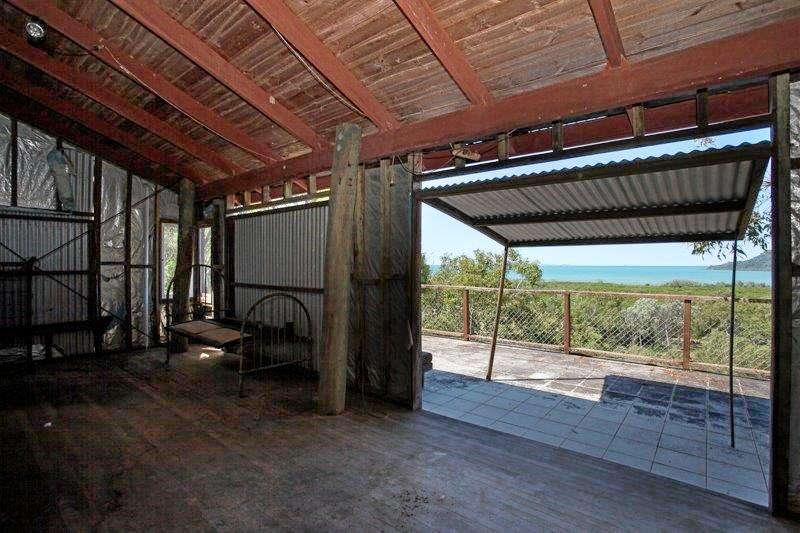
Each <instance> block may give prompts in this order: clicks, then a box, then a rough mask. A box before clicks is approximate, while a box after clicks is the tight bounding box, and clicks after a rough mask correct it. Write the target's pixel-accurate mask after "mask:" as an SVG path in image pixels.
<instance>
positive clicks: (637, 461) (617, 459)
mask: <svg viewBox="0 0 800 533" xmlns="http://www.w3.org/2000/svg"><path fill="white" fill-rule="evenodd" d="M603 459H606V460H608V461H612V462H614V463H618V464H621V465H625V466H630V467H633V468H638V469H639V470H644V471H645V472H649V471H650V468H651V467H652V466H653V461H650V460H647V459H642V458H641V457H634V456H632V455H626V454H624V453H619V452H615V451H611V450H610V449H608V450H606V453H605V454H604V455H603Z"/></svg>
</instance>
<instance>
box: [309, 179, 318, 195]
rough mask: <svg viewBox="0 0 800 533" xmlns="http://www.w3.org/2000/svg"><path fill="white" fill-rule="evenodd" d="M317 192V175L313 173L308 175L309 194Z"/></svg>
mask: <svg viewBox="0 0 800 533" xmlns="http://www.w3.org/2000/svg"><path fill="white" fill-rule="evenodd" d="M315 194H317V175H316V174H311V175H309V176H308V195H309V196H313V195H315Z"/></svg>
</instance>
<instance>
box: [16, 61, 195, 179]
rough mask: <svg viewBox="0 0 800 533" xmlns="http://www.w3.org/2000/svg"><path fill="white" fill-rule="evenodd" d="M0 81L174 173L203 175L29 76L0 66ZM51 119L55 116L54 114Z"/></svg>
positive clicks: (190, 177) (193, 176) (192, 175)
mask: <svg viewBox="0 0 800 533" xmlns="http://www.w3.org/2000/svg"><path fill="white" fill-rule="evenodd" d="M0 84H1V85H4V86H6V87H8V88H10V89H12V90H14V91H16V92H18V93H19V94H21V95H23V96H25V97H27V98H30V99H32V100H35V101H36V102H38V103H39V104H41V105H43V106H45V107H47V108H49V109H52V110H53V111H55V112H56V113H59V114H60V115H63V116H64V117H66V118H68V119H70V120H72V121H75V122H77V123H79V124H82V125H83V126H85V127H87V128H89V129H90V130H92V131H94V132H96V133H99V134H100V135H102V136H104V137H106V138H108V139H110V140H112V141H115V142H118V143H119V144H121V145H122V146H125V147H127V148H128V149H129V150H131V151H133V152H136V153H137V154H139V155H140V156H142V157H143V158H145V159H149V160H150V161H153V162H154V163H158V164H159V165H164V166H165V167H167V168H169V169H171V170H172V171H173V172H175V173H176V174H179V175H181V176H184V177H187V178H189V179H191V180H193V181H198V182H200V181H203V176H201V175H200V174H199V173H198V172H196V171H195V170H193V169H191V168H189V167H187V166H186V165H181V164H179V163H178V162H176V161H175V160H174V159H173V158H171V157H167V156H166V155H165V154H164V152H162V151H161V150H159V149H157V148H154V147H153V146H150V145H149V144H147V143H144V142H142V141H140V140H139V139H138V138H136V136H135V135H133V134H132V133H130V132H128V131H125V130H123V129H120V128H118V127H117V126H114V125H113V124H111V123H109V122H106V121H105V120H103V119H102V118H101V117H99V116H97V115H96V114H94V113H92V112H90V111H87V110H86V109H83V108H81V107H79V106H76V105H75V104H73V103H71V102H70V101H69V100H65V99H64V98H60V97H59V96H57V95H55V94H53V93H52V92H51V91H50V90H48V89H45V88H44V87H40V86H37V85H33V84H32V83H30V82H29V81H28V80H24V79H22V78H20V77H19V76H15V75H14V74H12V73H11V72H9V71H8V70H5V69H0ZM54 120H58V119H55V118H54Z"/></svg>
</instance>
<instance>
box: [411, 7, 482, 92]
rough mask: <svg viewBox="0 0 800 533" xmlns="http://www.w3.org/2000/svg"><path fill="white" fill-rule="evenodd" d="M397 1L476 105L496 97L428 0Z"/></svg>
mask: <svg viewBox="0 0 800 533" xmlns="http://www.w3.org/2000/svg"><path fill="white" fill-rule="evenodd" d="M395 4H397V7H399V8H400V10H401V11H402V12H403V14H404V15H405V16H406V18H407V19H408V21H409V22H410V23H411V25H412V26H414V29H415V30H417V33H419V35H420V37H422V40H424V41H425V43H427V45H428V47H429V48H430V49H431V51H432V52H433V53H434V55H436V57H437V58H438V59H439V62H440V63H441V64H442V66H443V67H444V68H445V69H446V70H447V72H449V73H450V76H451V77H452V78H453V80H454V81H455V82H456V84H457V85H458V86H459V88H460V89H461V91H462V92H463V93H464V95H465V96H466V97H467V98H468V99H469V101H470V102H472V103H473V104H475V105H486V104H489V103H491V102H492V101H493V100H494V97H492V95H491V93H490V92H489V90H488V89H487V88H486V86H485V85H484V84H483V81H481V79H480V78H479V77H478V74H477V73H476V72H475V70H474V69H473V68H472V67H471V66H470V64H469V62H468V61H467V57H466V56H465V55H464V53H463V52H462V51H461V49H460V48H458V46H457V45H456V43H455V42H454V41H453V38H452V37H450V34H448V33H447V30H446V29H445V28H444V26H442V23H441V22H440V21H439V19H438V18H437V17H436V13H435V12H434V11H433V9H432V8H431V6H430V5H429V4H428V2H427V0H395Z"/></svg>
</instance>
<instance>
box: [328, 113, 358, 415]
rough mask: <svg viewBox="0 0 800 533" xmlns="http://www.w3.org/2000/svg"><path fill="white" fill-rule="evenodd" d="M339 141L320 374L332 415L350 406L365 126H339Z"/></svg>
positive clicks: (333, 171)
mask: <svg viewBox="0 0 800 533" xmlns="http://www.w3.org/2000/svg"><path fill="white" fill-rule="evenodd" d="M335 141H336V143H335V147H334V152H333V167H332V169H331V199H330V208H329V209H330V211H329V214H328V229H327V241H326V244H325V293H324V297H323V324H324V334H323V337H324V344H323V351H322V356H321V358H320V359H321V360H320V373H319V374H320V376H319V408H320V411H321V412H322V413H323V414H329V415H335V414H339V413H341V412H342V411H344V408H345V399H346V395H347V350H348V339H349V337H350V290H351V285H352V284H351V273H352V270H353V224H354V218H355V217H354V209H353V206H354V202H355V194H354V192H355V187H356V182H357V178H358V161H359V157H360V151H361V128H360V127H359V126H358V125H357V124H351V123H345V124H340V125H339V126H337V127H336V138H335Z"/></svg>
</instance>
